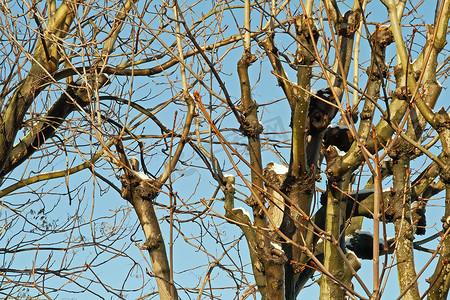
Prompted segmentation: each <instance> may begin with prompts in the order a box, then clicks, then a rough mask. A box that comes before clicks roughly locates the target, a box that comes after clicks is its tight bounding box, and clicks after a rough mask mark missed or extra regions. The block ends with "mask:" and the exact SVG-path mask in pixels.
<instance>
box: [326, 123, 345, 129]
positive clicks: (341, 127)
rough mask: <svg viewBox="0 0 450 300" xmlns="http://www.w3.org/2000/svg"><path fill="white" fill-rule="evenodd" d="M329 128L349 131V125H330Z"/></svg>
mask: <svg viewBox="0 0 450 300" xmlns="http://www.w3.org/2000/svg"><path fill="white" fill-rule="evenodd" d="M328 128H339V129H348V127H347V125H331V124H330V125H328Z"/></svg>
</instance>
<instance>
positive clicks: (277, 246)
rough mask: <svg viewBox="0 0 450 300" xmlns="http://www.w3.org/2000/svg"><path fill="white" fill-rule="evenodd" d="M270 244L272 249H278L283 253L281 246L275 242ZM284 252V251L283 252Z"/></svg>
mask: <svg viewBox="0 0 450 300" xmlns="http://www.w3.org/2000/svg"><path fill="white" fill-rule="evenodd" d="M270 244H271V245H272V247H274V248H275V249H278V250H280V251H283V249H282V248H281V245H280V244H278V243H274V242H270ZM283 252H284V251H283Z"/></svg>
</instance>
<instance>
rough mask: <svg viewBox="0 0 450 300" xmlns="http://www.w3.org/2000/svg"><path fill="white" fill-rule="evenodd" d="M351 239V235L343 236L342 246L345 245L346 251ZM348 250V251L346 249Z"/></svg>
mask: <svg viewBox="0 0 450 300" xmlns="http://www.w3.org/2000/svg"><path fill="white" fill-rule="evenodd" d="M351 239H352V236H351V235H346V236H345V241H344V244H345V248H346V249H347V247H348V246H351V243H350V240H351ZM347 250H348V249H347Z"/></svg>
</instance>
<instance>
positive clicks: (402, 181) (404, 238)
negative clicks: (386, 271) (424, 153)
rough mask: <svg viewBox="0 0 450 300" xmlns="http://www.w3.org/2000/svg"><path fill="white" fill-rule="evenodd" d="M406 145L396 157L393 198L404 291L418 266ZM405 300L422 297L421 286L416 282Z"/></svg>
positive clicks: (397, 254) (398, 258)
mask: <svg viewBox="0 0 450 300" xmlns="http://www.w3.org/2000/svg"><path fill="white" fill-rule="evenodd" d="M406 149H407V148H406V147H399V149H398V151H399V152H398V155H397V156H396V157H394V166H393V173H394V192H395V196H394V197H393V199H392V206H393V210H394V227H395V236H396V238H397V245H396V250H397V251H396V257H397V273H398V281H399V286H400V291H401V292H404V291H405V289H406V288H408V286H409V285H410V283H411V282H413V281H415V280H416V276H417V273H416V267H415V262H414V253H413V243H412V242H413V239H414V232H413V226H412V225H411V218H410V200H411V199H410V189H409V157H410V156H409V154H408V151H407V150H406ZM403 299H404V300H408V299H410V300H416V299H420V294H419V287H418V284H417V282H415V283H414V284H413V285H412V286H411V287H410V288H409V290H408V291H407V292H406V293H405V295H404V297H403Z"/></svg>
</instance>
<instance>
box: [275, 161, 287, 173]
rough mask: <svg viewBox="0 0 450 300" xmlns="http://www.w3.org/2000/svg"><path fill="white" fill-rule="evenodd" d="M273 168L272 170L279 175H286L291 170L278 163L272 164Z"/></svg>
mask: <svg viewBox="0 0 450 300" xmlns="http://www.w3.org/2000/svg"><path fill="white" fill-rule="evenodd" d="M272 164H273V165H272V167H270V170H272V171H274V172H275V173H277V174H280V175H282V174H286V173H287V172H288V171H289V168H288V167H286V166H284V165H280V164H277V163H274V162H272Z"/></svg>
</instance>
